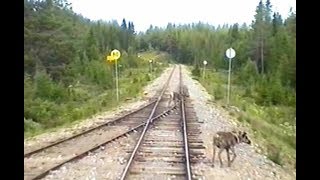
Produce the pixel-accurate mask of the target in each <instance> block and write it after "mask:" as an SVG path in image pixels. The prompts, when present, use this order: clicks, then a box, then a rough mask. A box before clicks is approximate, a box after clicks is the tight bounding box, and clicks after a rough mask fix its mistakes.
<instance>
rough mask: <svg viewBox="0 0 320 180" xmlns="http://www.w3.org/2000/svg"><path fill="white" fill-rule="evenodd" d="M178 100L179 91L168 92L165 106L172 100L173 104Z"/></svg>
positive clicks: (179, 98)
mask: <svg viewBox="0 0 320 180" xmlns="http://www.w3.org/2000/svg"><path fill="white" fill-rule="evenodd" d="M180 100H181V97H180V93H178V92H176V91H172V92H170V95H169V101H168V105H167V107H169V106H170V105H171V103H172V102H174V105H176V104H177V102H178V101H180Z"/></svg>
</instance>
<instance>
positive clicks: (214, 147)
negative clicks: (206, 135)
mask: <svg viewBox="0 0 320 180" xmlns="http://www.w3.org/2000/svg"><path fill="white" fill-rule="evenodd" d="M212 142H213V143H212V145H213V150H212V152H213V155H212V167H214V158H215V156H216V146H215V144H214V141H212Z"/></svg>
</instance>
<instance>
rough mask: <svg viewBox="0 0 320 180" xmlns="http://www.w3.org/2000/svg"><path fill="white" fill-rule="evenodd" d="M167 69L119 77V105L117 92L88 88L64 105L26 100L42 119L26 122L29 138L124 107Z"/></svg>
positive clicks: (75, 92) (130, 72)
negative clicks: (124, 104)
mask: <svg viewBox="0 0 320 180" xmlns="http://www.w3.org/2000/svg"><path fill="white" fill-rule="evenodd" d="M160 57H161V56H160ZM165 67H166V64H163V65H161V66H159V65H157V66H156V67H154V71H153V72H152V74H151V72H150V71H149V67H148V66H143V67H139V68H130V69H126V70H123V71H122V72H121V74H120V75H119V90H120V91H119V102H117V101H116V95H115V94H116V92H115V88H111V89H107V90H105V89H102V88H101V87H99V86H95V85H87V84H79V85H78V86H77V87H74V88H73V94H72V97H74V99H71V100H68V101H63V102H62V103H61V102H55V101H50V100H45V99H41V98H35V99H32V98H28V97H25V109H27V111H29V112H32V113H33V114H35V113H36V116H37V117H39V119H40V120H37V121H34V120H32V119H26V118H25V119H24V127H25V131H24V135H25V138H29V137H32V136H35V135H38V134H41V133H44V132H51V131H55V130H57V129H59V128H61V127H68V126H71V125H73V124H75V123H77V122H79V121H81V120H84V119H85V118H88V117H90V116H92V115H94V114H96V113H99V112H103V111H107V110H110V109H112V108H114V107H116V106H118V105H121V104H123V103H125V102H126V99H128V98H129V99H131V98H136V97H138V96H140V95H141V94H142V92H141V91H142V88H143V87H144V86H146V85H147V84H148V83H149V82H150V81H151V80H153V79H154V78H156V77H158V76H159V75H160V74H161V72H162V71H163V70H164V68H165ZM25 88H26V87H25ZM25 116H26V110H25Z"/></svg>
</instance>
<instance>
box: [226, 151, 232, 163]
mask: <svg viewBox="0 0 320 180" xmlns="http://www.w3.org/2000/svg"><path fill="white" fill-rule="evenodd" d="M226 151H227V158H228V167H230V166H231V163H230V154H229V148H227V149H226Z"/></svg>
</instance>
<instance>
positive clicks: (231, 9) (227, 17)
mask: <svg viewBox="0 0 320 180" xmlns="http://www.w3.org/2000/svg"><path fill="white" fill-rule="evenodd" d="M265 1H266V0H263V2H264V3H265ZM270 1H271V5H272V10H273V11H275V12H279V13H280V14H281V16H282V18H283V19H285V18H286V17H288V14H289V10H290V8H291V7H292V9H293V11H295V10H296V0H270ZM68 2H70V3H72V8H73V11H74V12H76V13H78V14H82V16H84V17H86V18H89V19H91V20H100V19H101V20H104V21H112V20H117V21H118V23H119V24H121V22H122V19H123V18H125V19H126V21H127V22H128V21H132V22H133V24H134V27H135V30H136V31H137V32H139V31H145V30H147V29H148V28H149V27H150V24H152V25H153V26H158V27H166V26H167V24H168V23H169V22H171V23H175V24H177V25H178V24H188V23H193V22H195V23H197V22H199V21H201V22H203V23H208V24H211V25H214V26H217V25H219V24H220V25H223V24H234V23H239V24H240V25H241V24H243V23H244V22H245V23H247V25H249V24H251V22H252V20H253V19H254V14H255V9H256V7H257V5H258V3H259V0H114V1H111V0H68Z"/></svg>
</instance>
